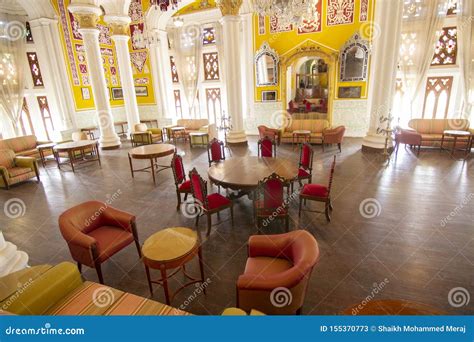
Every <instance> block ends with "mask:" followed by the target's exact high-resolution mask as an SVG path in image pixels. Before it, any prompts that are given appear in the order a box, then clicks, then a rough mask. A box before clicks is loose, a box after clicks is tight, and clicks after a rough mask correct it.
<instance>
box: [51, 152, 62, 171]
mask: <svg viewBox="0 0 474 342" xmlns="http://www.w3.org/2000/svg"><path fill="white" fill-rule="evenodd" d="M53 155H54V159H56V164H58V169H59V170H61V164H60V162H61V160H60V157H59V152H56V151H53Z"/></svg>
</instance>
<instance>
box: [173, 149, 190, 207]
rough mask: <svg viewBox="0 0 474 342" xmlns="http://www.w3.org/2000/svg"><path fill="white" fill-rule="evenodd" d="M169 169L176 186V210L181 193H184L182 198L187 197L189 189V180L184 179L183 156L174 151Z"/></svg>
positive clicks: (185, 198)
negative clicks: (171, 171)
mask: <svg viewBox="0 0 474 342" xmlns="http://www.w3.org/2000/svg"><path fill="white" fill-rule="evenodd" d="M171 169H172V170H173V176H174V184H175V186H176V196H178V205H177V206H176V210H179V207H180V206H181V194H184V200H185V201H186V200H187V199H188V194H190V193H192V191H191V181H190V180H186V173H185V172H184V165H183V158H182V157H181V156H180V155H179V154H177V153H176V152H175V154H174V155H173V159H171Z"/></svg>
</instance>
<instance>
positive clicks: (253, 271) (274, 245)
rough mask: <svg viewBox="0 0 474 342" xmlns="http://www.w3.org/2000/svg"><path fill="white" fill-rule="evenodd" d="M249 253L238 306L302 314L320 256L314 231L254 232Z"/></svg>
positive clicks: (266, 311) (275, 313) (265, 311)
mask: <svg viewBox="0 0 474 342" xmlns="http://www.w3.org/2000/svg"><path fill="white" fill-rule="evenodd" d="M248 255H249V257H248V259H247V264H246V265H245V271H244V274H242V275H241V276H239V279H238V280H237V307H239V308H241V309H242V310H244V311H247V312H250V311H251V310H252V309H255V310H258V311H260V312H263V313H265V314H268V315H294V314H301V313H302V308H303V304H304V300H305V296H306V290H307V288H308V284H309V280H310V277H311V272H312V271H313V267H314V266H315V265H316V263H317V262H318V260H319V247H318V242H317V241H316V239H315V238H314V237H313V235H311V234H310V233H308V232H307V231H305V230H295V231H292V232H290V233H286V234H279V235H254V236H251V237H250V239H249V245H248ZM275 303H276V304H278V305H275Z"/></svg>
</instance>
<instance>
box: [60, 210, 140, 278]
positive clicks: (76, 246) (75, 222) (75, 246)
mask: <svg viewBox="0 0 474 342" xmlns="http://www.w3.org/2000/svg"><path fill="white" fill-rule="evenodd" d="M59 228H60V230H61V234H62V236H63V237H64V239H65V240H66V242H67V244H68V246H69V250H70V252H71V256H72V258H73V259H74V260H75V261H76V262H77V266H78V268H79V271H81V268H82V265H87V266H89V267H92V268H95V269H96V271H97V276H98V277H99V282H100V283H101V284H103V283H104V280H103V277H102V270H101V264H102V263H103V262H105V261H106V260H107V259H109V258H110V257H111V256H112V255H114V254H115V253H117V252H119V251H121V250H122V249H124V248H125V247H126V246H128V245H129V244H131V243H132V242H134V241H135V245H136V247H137V250H138V255H139V257H140V258H141V250H140V243H139V241H138V234H137V229H136V224H135V216H133V215H131V214H129V213H127V212H124V211H121V210H117V209H114V208H112V207H109V206H108V205H107V204H105V203H102V202H98V201H90V202H85V203H82V204H79V205H78V206H75V207H73V208H71V209H69V210H67V211H65V212H64V213H63V214H62V215H61V216H60V217H59Z"/></svg>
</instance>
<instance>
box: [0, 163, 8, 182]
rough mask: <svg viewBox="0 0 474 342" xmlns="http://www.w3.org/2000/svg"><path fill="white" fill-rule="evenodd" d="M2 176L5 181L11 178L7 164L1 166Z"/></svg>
mask: <svg viewBox="0 0 474 342" xmlns="http://www.w3.org/2000/svg"><path fill="white" fill-rule="evenodd" d="M0 176H2V178H3V179H4V180H5V181H8V180H9V179H10V174H9V173H8V169H7V168H6V167H5V166H0Z"/></svg>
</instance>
